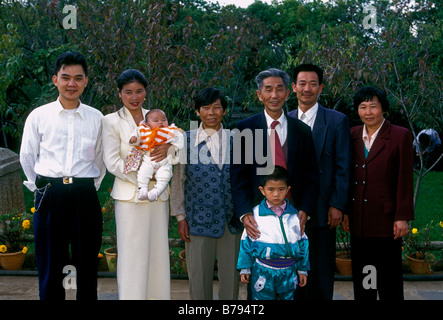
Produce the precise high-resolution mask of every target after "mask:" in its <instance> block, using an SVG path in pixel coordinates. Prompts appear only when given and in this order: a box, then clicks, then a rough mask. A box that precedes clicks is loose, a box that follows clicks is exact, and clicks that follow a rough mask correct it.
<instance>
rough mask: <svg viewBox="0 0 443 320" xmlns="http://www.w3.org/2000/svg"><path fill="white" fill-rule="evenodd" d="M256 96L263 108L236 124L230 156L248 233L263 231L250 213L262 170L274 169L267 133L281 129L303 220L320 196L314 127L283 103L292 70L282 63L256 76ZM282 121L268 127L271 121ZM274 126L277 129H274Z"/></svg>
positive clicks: (241, 216)
mask: <svg viewBox="0 0 443 320" xmlns="http://www.w3.org/2000/svg"><path fill="white" fill-rule="evenodd" d="M256 82H257V85H258V90H257V96H258V98H259V100H260V101H262V102H263V105H264V112H262V113H259V114H256V115H254V116H251V117H249V118H246V119H244V120H242V121H240V122H239V123H238V125H237V129H238V130H239V131H237V132H236V134H235V135H234V144H233V152H232V154H233V159H232V162H231V190H232V198H233V201H234V208H235V211H236V215H237V217H238V218H239V219H240V220H241V221H242V222H243V225H244V226H245V228H246V231H247V232H248V235H249V236H251V237H252V238H254V239H257V238H258V237H259V236H260V233H259V231H258V230H257V228H256V226H257V225H256V223H255V221H254V219H253V217H252V208H253V207H254V206H255V205H257V204H259V203H260V201H261V200H262V199H263V195H262V194H261V192H260V191H259V189H258V187H259V179H260V177H259V175H262V174H269V173H271V172H272V171H273V164H272V161H273V158H274V157H273V156H272V157H271V155H274V152H273V150H271V146H270V145H271V143H270V141H271V140H270V138H269V136H270V135H272V134H274V133H275V134H278V137H279V140H280V144H281V146H282V149H283V154H284V159H285V165H286V168H287V170H288V171H289V174H290V182H291V198H292V199H291V200H292V201H293V203H294V205H295V207H296V208H297V209H298V210H299V217H300V225H301V227H302V232H304V225H305V223H306V220H307V218H308V215H311V214H313V213H314V209H315V204H316V202H317V196H318V167H317V161H316V158H315V149H314V143H313V140H312V134H311V130H310V128H309V127H308V126H307V125H305V124H304V123H303V122H301V121H300V120H298V119H294V118H292V117H287V116H286V115H285V114H284V112H283V105H284V103H285V101H286V99H287V98H288V96H289V89H288V88H289V76H288V74H287V73H286V72H284V71H281V70H278V69H273V68H271V69H268V70H265V71H263V72H261V73H260V74H259V75H258V76H257V77H256ZM275 120H278V121H279V123H278V124H277V125H276V126H275V129H270V128H271V124H272V122H273V121H275ZM274 130H275V131H274Z"/></svg>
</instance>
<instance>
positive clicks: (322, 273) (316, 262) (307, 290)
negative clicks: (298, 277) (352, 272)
mask: <svg viewBox="0 0 443 320" xmlns="http://www.w3.org/2000/svg"><path fill="white" fill-rule="evenodd" d="M306 235H307V236H308V239H309V262H310V266H311V270H310V271H308V282H307V284H306V286H305V287H298V288H297V292H296V294H295V299H296V300H305V299H307V300H332V298H333V296H334V272H335V228H334V229H329V227H328V226H326V227H313V226H309V222H308V223H307V225H306Z"/></svg>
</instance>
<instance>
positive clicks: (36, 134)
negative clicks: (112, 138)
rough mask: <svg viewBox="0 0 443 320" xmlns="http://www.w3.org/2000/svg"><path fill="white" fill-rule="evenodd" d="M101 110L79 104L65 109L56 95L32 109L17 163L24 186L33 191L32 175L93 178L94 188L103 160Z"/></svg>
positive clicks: (33, 176)
mask: <svg viewBox="0 0 443 320" xmlns="http://www.w3.org/2000/svg"><path fill="white" fill-rule="evenodd" d="M102 117H103V115H102V113H101V112H100V111H98V110H96V109H94V108H92V107H90V106H87V105H85V104H82V103H81V102H80V105H79V107H78V108H77V109H75V110H65V109H64V108H63V106H62V105H61V103H60V101H59V99H57V100H56V101H54V102H51V103H48V104H46V105H44V106H41V107H39V108H36V109H35V110H33V111H32V112H31V113H30V114H29V116H28V118H27V119H26V123H25V127H24V130H23V138H22V145H21V149H20V163H21V165H22V168H23V171H24V173H25V175H26V177H27V179H28V180H27V181H25V182H24V184H25V186H26V187H27V188H28V189H29V190H31V191H34V190H35V189H36V186H35V178H36V175H41V176H45V177H51V178H59V177H77V178H95V179H96V181H95V186H96V188H97V189H98V187H99V186H100V183H101V180H102V179H103V176H104V174H105V173H106V168H105V166H104V163H103V150H102V142H101V129H100V121H101V118H102Z"/></svg>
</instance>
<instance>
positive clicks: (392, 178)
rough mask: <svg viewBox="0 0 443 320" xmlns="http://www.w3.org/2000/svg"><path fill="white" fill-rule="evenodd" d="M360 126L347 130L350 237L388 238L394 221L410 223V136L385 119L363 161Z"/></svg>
mask: <svg viewBox="0 0 443 320" xmlns="http://www.w3.org/2000/svg"><path fill="white" fill-rule="evenodd" d="M362 134H363V126H357V127H353V128H352V129H351V139H352V149H353V175H352V178H351V179H352V180H351V182H352V183H351V197H352V198H351V203H350V205H351V210H350V212H349V219H350V229H351V234H352V235H354V236H356V237H366V238H368V237H392V236H393V234H394V232H393V228H394V221H396V220H413V219H414V205H413V187H414V178H413V167H412V165H413V151H412V135H411V133H410V131H409V130H408V129H406V128H403V127H398V126H395V125H392V124H391V123H389V121H388V120H385V123H384V124H383V126H382V127H381V129H380V131H379V133H378V135H377V137H376V139H375V140H374V144H373V145H372V148H371V150H370V152H369V154H368V157H367V159H365V152H364V144H363V139H362Z"/></svg>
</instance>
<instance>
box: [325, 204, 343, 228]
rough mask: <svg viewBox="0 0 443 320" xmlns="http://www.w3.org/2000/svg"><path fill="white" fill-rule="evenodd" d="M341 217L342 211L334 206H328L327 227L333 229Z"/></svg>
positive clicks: (340, 220)
mask: <svg viewBox="0 0 443 320" xmlns="http://www.w3.org/2000/svg"><path fill="white" fill-rule="evenodd" d="M342 219H343V213H342V212H341V211H340V210H338V209H336V208H334V207H330V208H329V210H328V224H329V229H334V228H335V227H336V226H338V225H339V224H340V223H341V222H342Z"/></svg>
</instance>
